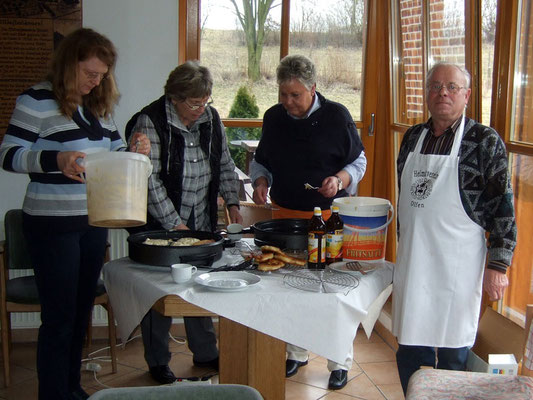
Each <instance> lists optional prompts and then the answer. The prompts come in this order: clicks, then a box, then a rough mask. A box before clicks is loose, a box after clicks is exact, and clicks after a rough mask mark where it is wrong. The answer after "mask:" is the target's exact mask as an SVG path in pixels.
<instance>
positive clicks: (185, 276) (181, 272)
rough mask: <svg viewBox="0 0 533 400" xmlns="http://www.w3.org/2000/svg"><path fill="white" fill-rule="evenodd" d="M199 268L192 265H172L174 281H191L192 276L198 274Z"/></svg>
mask: <svg viewBox="0 0 533 400" xmlns="http://www.w3.org/2000/svg"><path fill="white" fill-rule="evenodd" d="M196 270H197V268H196V267H195V266H194V265H191V264H172V265H171V266H170V271H171V273H172V279H173V280H174V282H176V283H184V282H187V281H188V280H189V279H191V277H192V274H194V273H195V272H196Z"/></svg>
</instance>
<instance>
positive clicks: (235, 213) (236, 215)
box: [228, 205, 242, 224]
mask: <svg viewBox="0 0 533 400" xmlns="http://www.w3.org/2000/svg"><path fill="white" fill-rule="evenodd" d="M228 211H229V218H230V220H231V222H232V223H234V224H242V215H241V212H240V211H239V207H237V206H236V205H232V206H229V207H228Z"/></svg>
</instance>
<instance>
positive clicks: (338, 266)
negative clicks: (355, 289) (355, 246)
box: [328, 261, 383, 276]
mask: <svg viewBox="0 0 533 400" xmlns="http://www.w3.org/2000/svg"><path fill="white" fill-rule="evenodd" d="M349 262H358V263H359V264H361V266H362V267H363V268H364V271H365V273H364V274H363V273H361V272H360V271H355V270H353V269H350V268H349V267H347V266H346V264H348V263H349ZM382 266H383V263H382V262H372V263H370V262H366V261H340V262H336V263H333V264H330V265H328V268H329V269H331V270H333V271H337V272H344V273H346V274H351V275H356V276H363V275H366V274H369V273H371V272H372V271H375V270H376V269H378V268H381V267H382Z"/></svg>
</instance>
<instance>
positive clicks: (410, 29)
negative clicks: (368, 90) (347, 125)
mask: <svg viewBox="0 0 533 400" xmlns="http://www.w3.org/2000/svg"><path fill="white" fill-rule="evenodd" d="M392 3H393V5H394V6H396V7H397V8H396V10H395V16H396V28H395V30H394V36H395V39H394V42H393V43H394V50H393V51H394V53H395V54H396V56H395V57H394V75H393V76H394V81H395V84H394V88H395V89H394V90H395V95H394V103H395V106H394V119H395V122H398V123H404V124H408V125H413V124H415V123H418V122H422V121H423V120H424V66H423V55H424V53H423V41H422V33H423V26H422V20H423V18H422V16H423V10H422V1H421V0H418V1H410V0H400V1H399V2H398V3H397V4H396V2H394V1H393V2H392Z"/></svg>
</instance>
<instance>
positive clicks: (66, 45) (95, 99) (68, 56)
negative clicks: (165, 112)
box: [47, 28, 120, 118]
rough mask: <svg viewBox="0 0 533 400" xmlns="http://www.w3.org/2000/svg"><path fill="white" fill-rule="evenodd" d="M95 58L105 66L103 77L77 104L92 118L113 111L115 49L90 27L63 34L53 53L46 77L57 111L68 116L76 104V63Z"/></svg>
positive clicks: (117, 96) (115, 101) (115, 98)
mask: <svg viewBox="0 0 533 400" xmlns="http://www.w3.org/2000/svg"><path fill="white" fill-rule="evenodd" d="M92 57H97V58H98V59H99V60H100V61H102V62H103V63H104V64H106V65H107V67H108V72H107V74H106V78H105V79H102V81H101V82H100V84H99V85H98V86H95V87H94V88H93V90H91V92H90V93H89V94H87V95H85V96H83V97H82V99H81V105H83V107H85V108H87V109H88V110H89V111H90V112H91V113H92V114H93V115H95V116H96V117H106V116H109V115H111V114H112V113H113V108H114V106H115V105H116V104H117V102H118V99H119V97H120V94H119V92H118V89H117V85H116V82H115V77H114V70H115V64H116V61H117V51H116V49H115V46H114V45H113V43H112V42H111V41H110V40H109V39H108V38H107V37H105V36H103V35H101V34H99V33H98V32H95V31H94V30H92V29H88V28H80V29H77V30H75V31H74V32H72V33H71V34H69V35H67V36H65V37H64V38H63V39H62V40H61V42H60V43H59V46H58V47H57V49H56V50H55V52H54V56H53V58H52V62H51V65H50V71H49V73H48V76H47V79H48V80H49V81H50V82H52V90H53V91H54V95H55V96H56V100H57V102H58V103H59V107H60V109H61V112H62V113H63V114H64V115H66V116H67V117H69V118H72V114H73V113H74V112H75V111H76V109H77V107H78V106H79V105H80V98H79V93H78V79H79V77H78V72H79V68H78V63H79V62H80V61H85V60H88V59H90V58H92Z"/></svg>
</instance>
